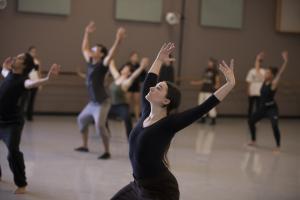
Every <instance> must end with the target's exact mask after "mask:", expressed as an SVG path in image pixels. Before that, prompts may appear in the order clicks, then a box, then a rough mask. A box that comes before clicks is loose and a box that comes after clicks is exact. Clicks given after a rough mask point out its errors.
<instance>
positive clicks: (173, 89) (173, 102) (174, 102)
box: [163, 81, 181, 167]
mask: <svg viewBox="0 0 300 200" xmlns="http://www.w3.org/2000/svg"><path fill="white" fill-rule="evenodd" d="M166 83H167V85H168V92H167V96H166V97H167V99H169V100H170V103H169V104H168V105H167V106H166V107H167V113H168V114H169V113H170V111H172V110H173V109H176V108H178V107H179V105H180V101H181V93H180V90H179V89H178V87H177V86H176V85H175V84H173V83H171V82H169V81H166ZM169 148H170V144H169V145H168V146H167V147H166V149H165V151H164V158H163V163H164V164H165V165H166V167H169V166H170V165H169V160H168V156H167V154H168V151H169Z"/></svg>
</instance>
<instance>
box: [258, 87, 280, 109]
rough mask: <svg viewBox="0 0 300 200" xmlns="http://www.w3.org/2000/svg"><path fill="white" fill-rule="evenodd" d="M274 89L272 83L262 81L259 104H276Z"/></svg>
mask: <svg viewBox="0 0 300 200" xmlns="http://www.w3.org/2000/svg"><path fill="white" fill-rule="evenodd" d="M275 94H276V90H272V84H266V82H264V83H263V85H262V87H261V89H260V105H261V106H274V105H276V102H275V99H274V96H275Z"/></svg>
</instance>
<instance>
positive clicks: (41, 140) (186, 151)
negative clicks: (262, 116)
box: [0, 117, 300, 200]
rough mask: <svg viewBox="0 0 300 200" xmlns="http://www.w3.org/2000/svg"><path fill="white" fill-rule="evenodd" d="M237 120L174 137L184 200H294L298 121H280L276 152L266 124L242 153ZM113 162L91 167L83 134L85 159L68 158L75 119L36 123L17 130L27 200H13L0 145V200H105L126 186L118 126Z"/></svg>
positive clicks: (117, 126) (115, 125)
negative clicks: (20, 131) (279, 145)
mask: <svg viewBox="0 0 300 200" xmlns="http://www.w3.org/2000/svg"><path fill="white" fill-rule="evenodd" d="M246 125H247V124H246V121H245V120H244V119H220V120H219V121H218V124H217V126H216V127H214V128H211V127H210V126H209V125H202V124H201V125H200V124H194V125H192V126H190V127H188V128H187V129H185V130H183V131H181V132H180V133H178V134H177V136H176V137H175V139H174V140H173V144H172V146H171V149H170V152H169V158H170V161H171V166H172V171H173V173H174V174H175V176H176V177H177V179H178V182H179V186H180V191H181V199H184V200H202V199H205V200H235V199H239V200H269V199H270V200H299V199H300V145H299V143H300V131H299V130H300V120H281V121H280V126H281V130H282V152H281V153H280V154H279V155H274V154H273V153H272V148H273V146H274V144H275V142H274V138H273V135H272V131H271V125H270V124H269V122H268V121H263V122H261V123H260V124H259V125H258V145H259V146H258V148H256V149H254V148H249V147H246V146H245V143H246V141H247V134H248V129H247V126H246ZM110 127H111V129H112V142H111V147H112V159H111V160H108V161H100V160H97V156H98V155H99V154H100V153H101V151H102V146H100V139H99V137H98V136H96V135H94V134H93V132H94V131H93V129H90V131H91V134H90V150H91V153H88V154H85V153H78V152H74V151H73V148H74V147H76V146H78V145H79V144H80V135H79V133H78V130H77V125H76V118H75V117H36V120H35V121H34V123H27V124H26V126H25V129H24V133H23V138H22V145H21V149H22V151H23V152H24V155H25V161H26V173H27V177H28V182H29V187H28V189H29V191H30V192H29V193H28V194H26V195H19V196H16V195H13V194H12V191H13V190H14V189H15V186H14V184H13V181H12V180H13V179H12V174H11V172H10V170H9V167H8V163H7V160H6V154H7V150H6V148H5V146H4V144H3V143H2V142H1V143H0V163H1V166H2V171H3V177H2V182H0V199H1V200H23V199H24V200H25V199H28V200H36V199H43V200H50V199H51V200H52V199H59V200H102V199H103V200H105V199H109V198H110V197H111V196H112V195H113V194H114V193H116V192H117V191H118V190H119V189H120V188H121V187H122V186H124V185H125V184H127V183H128V182H129V181H130V180H131V179H132V178H131V168H130V163H129V160H128V156H127V154H128V146H127V141H126V137H125V130H124V128H123V124H122V123H120V122H114V121H112V122H110Z"/></svg>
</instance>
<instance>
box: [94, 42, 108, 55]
mask: <svg viewBox="0 0 300 200" xmlns="http://www.w3.org/2000/svg"><path fill="white" fill-rule="evenodd" d="M96 46H97V47H99V48H100V49H101V50H100V52H101V53H103V56H102V59H103V58H105V57H106V56H107V54H108V50H107V48H106V46H104V45H103V44H97V45H96Z"/></svg>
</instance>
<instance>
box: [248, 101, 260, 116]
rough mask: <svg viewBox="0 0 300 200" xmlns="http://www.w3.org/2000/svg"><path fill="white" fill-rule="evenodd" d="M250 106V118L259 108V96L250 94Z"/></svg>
mask: <svg viewBox="0 0 300 200" xmlns="http://www.w3.org/2000/svg"><path fill="white" fill-rule="evenodd" d="M248 101H249V107H248V119H250V117H251V116H252V115H253V114H254V113H255V112H257V111H258V108H259V96H249V97H248Z"/></svg>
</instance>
